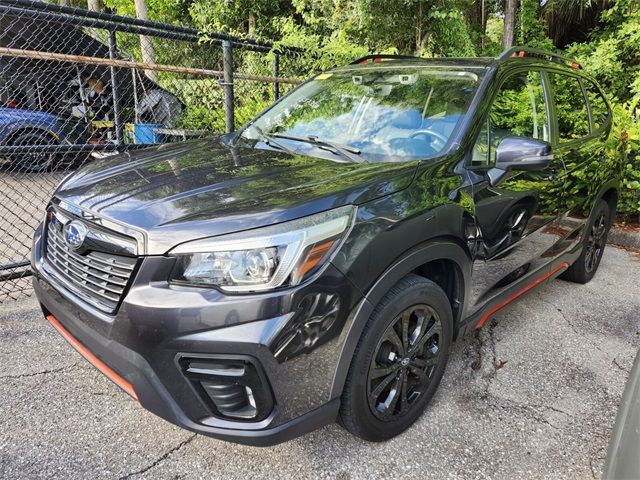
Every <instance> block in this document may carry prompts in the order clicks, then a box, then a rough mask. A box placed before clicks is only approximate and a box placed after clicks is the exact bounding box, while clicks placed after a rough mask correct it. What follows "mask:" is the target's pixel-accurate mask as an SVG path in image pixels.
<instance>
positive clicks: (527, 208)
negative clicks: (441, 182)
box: [468, 70, 564, 313]
mask: <svg viewBox="0 0 640 480" xmlns="http://www.w3.org/2000/svg"><path fill="white" fill-rule="evenodd" d="M549 112H550V109H549V102H548V89H547V88H545V82H544V76H543V74H542V73H541V72H540V71H536V70H520V71H516V72H514V73H512V74H510V75H509V76H508V77H507V78H506V79H504V80H503V81H502V84H501V86H500V88H499V90H498V92H497V94H496V96H495V97H494V99H493V102H492V105H491V107H490V110H489V114H488V116H487V119H486V121H485V125H484V128H483V130H482V132H481V133H480V135H479V137H478V140H477V142H476V145H475V147H474V149H473V152H472V155H471V156H472V158H471V164H472V169H474V170H479V171H482V170H484V171H485V172H486V171H488V170H489V169H491V168H493V166H494V165H495V156H496V149H497V147H498V145H499V144H500V142H501V140H502V139H504V138H505V137H507V136H520V137H529V138H535V139H540V140H544V141H550V132H551V128H550V121H549V119H550V115H549ZM563 172H564V169H563V166H562V164H561V162H560V161H559V160H557V159H556V160H553V161H552V162H551V164H550V165H549V167H548V168H547V169H545V170H542V171H512V172H509V173H508V174H506V175H505V176H504V177H503V178H502V179H501V180H499V181H497V182H496V184H494V185H491V184H490V183H489V181H488V180H487V177H486V176H484V180H483V181H481V182H478V183H476V184H475V185H474V186H473V193H472V195H473V200H474V206H475V220H476V231H477V233H476V234H477V241H476V259H475V262H474V267H473V270H474V271H473V277H472V278H473V287H472V292H471V299H470V300H471V302H470V303H469V305H470V308H471V311H470V312H468V313H473V312H474V311H476V310H477V309H478V308H480V307H481V306H482V305H483V304H485V303H486V302H487V301H489V300H491V299H492V298H494V297H495V296H496V295H498V294H500V293H501V292H503V291H504V290H506V289H508V288H509V287H510V286H512V285H513V284H514V283H516V282H517V281H518V280H520V279H522V277H524V276H527V275H529V274H534V273H535V272H536V270H537V269H539V268H540V267H542V266H544V265H546V264H548V263H549V262H551V261H552V260H553V259H554V258H556V257H557V256H558V255H559V254H560V253H561V252H559V251H558V250H559V245H558V244H559V242H560V241H561V239H562V238H563V236H564V234H562V233H561V232H559V231H558V229H557V223H558V217H559V213H560V210H561V203H562V201H563V200H562V198H563V192H562V186H561V185H562V184H561V182H559V181H558V180H557V179H558V178H559V177H561V176H562V175H561V174H563Z"/></svg>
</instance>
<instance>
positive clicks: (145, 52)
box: [135, 0, 158, 82]
mask: <svg viewBox="0 0 640 480" xmlns="http://www.w3.org/2000/svg"><path fill="white" fill-rule="evenodd" d="M135 4H136V17H138V18H139V19H140V20H149V15H148V13H147V4H146V2H145V0H135ZM140 51H141V52H142V61H143V62H144V63H156V54H155V51H154V49H153V43H151V38H149V37H148V36H147V35H140ZM144 74H145V75H146V76H147V78H149V80H152V81H154V82H157V81H158V76H157V75H156V72H155V70H145V71H144Z"/></svg>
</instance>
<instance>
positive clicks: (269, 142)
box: [251, 124, 298, 155]
mask: <svg viewBox="0 0 640 480" xmlns="http://www.w3.org/2000/svg"><path fill="white" fill-rule="evenodd" d="M251 128H253V129H254V130H255V131H256V132H258V135H260V138H261V139H262V141H263V142H264V143H266V144H267V145H269V146H270V147H275V148H277V149H278V150H282V151H284V152H287V153H290V154H292V155H297V154H298V152H296V151H295V150H292V149H291V148H289V147H287V146H286V145H284V144H283V143H280V142H278V141H277V140H274V139H273V136H271V135H269V134H268V133H266V132H265V131H264V130H262V129H261V128H260V127H259V126H257V125H255V124H254V125H251Z"/></svg>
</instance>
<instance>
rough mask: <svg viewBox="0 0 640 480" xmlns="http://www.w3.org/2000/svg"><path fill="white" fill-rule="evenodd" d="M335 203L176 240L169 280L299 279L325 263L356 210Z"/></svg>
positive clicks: (264, 284) (254, 282)
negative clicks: (265, 223)
mask: <svg viewBox="0 0 640 480" xmlns="http://www.w3.org/2000/svg"><path fill="white" fill-rule="evenodd" d="M355 211H356V207H353V206H347V207H340V208H336V209H334V210H329V211H327V212H322V213H318V214H315V215H311V216H309V217H304V218H301V219H298V220H293V221H290V222H284V223H280V224H278V225H272V226H269V227H263V228H258V229H255V230H248V231H245V232H240V233H234V234H231V235H223V236H220V237H213V238H206V239H203V240H196V241H193V242H188V243H184V244H182V245H178V246H177V247H176V248H174V249H173V250H171V252H169V254H170V255H173V256H176V257H177V258H178V260H177V262H176V267H175V269H174V271H173V274H172V281H173V282H178V283H183V284H192V285H198V286H216V287H219V288H220V289H222V290H226V291H229V292H252V291H263V290H269V289H272V288H276V287H280V286H283V285H286V286H291V285H298V284H299V283H300V282H302V280H304V279H305V278H308V277H309V276H310V275H313V273H315V272H317V271H318V270H319V269H320V268H322V266H323V265H325V264H326V263H327V261H328V260H329V259H330V257H331V255H332V253H333V252H335V251H336V250H337V249H338V248H339V246H340V244H341V242H342V240H343V239H344V237H345V236H346V233H347V232H348V231H349V228H350V227H351V224H352V223H353V219H354V216H355Z"/></svg>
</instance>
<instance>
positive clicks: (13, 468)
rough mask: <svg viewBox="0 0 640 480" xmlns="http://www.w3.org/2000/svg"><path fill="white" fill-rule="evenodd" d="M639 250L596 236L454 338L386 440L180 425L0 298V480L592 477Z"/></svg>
mask: <svg viewBox="0 0 640 480" xmlns="http://www.w3.org/2000/svg"><path fill="white" fill-rule="evenodd" d="M639 288H640V258H639V257H638V256H637V255H636V254H632V253H628V252H627V251H625V250H622V249H618V248H613V247H611V246H610V247H609V248H608V249H607V250H606V252H605V256H604V259H603V261H602V264H601V266H600V271H599V272H598V274H597V276H596V278H595V279H594V280H593V281H592V282H591V283H589V284H587V285H576V284H572V283H568V282H565V281H562V280H555V281H552V282H549V283H547V284H544V285H542V286H540V287H539V288H537V289H534V290H532V291H531V292H530V293H528V294H527V295H526V296H524V297H522V298H521V299H519V300H518V301H516V302H515V303H513V304H512V305H510V306H508V307H506V308H505V309H503V310H501V311H500V312H498V313H496V314H495V315H493V317H492V318H491V319H490V320H489V321H488V322H487V324H486V326H485V327H484V329H482V330H481V331H479V332H478V333H477V334H476V335H471V336H468V337H466V338H464V339H462V340H460V341H459V342H458V343H457V344H456V345H455V346H454V348H453V351H452V354H451V358H450V362H449V366H448V367H447V371H446V373H445V376H444V379H443V382H442V385H441V387H440V389H439V390H438V392H437V394H436V396H435V397H434V400H433V402H432V403H431V405H430V406H429V407H428V409H427V411H426V412H425V414H424V415H423V416H422V417H421V419H420V420H419V421H418V422H417V424H416V425H414V426H413V427H412V428H411V429H409V430H408V431H407V432H406V433H404V434H403V435H401V436H399V437H397V438H395V439H393V440H391V441H388V442H386V443H378V444H373V443H367V442H364V441H361V440H359V439H357V438H355V437H353V436H351V435H350V434H348V433H347V432H346V431H344V430H342V429H341V428H340V427H338V426H337V425H331V426H328V427H325V428H323V429H321V430H318V431H316V432H314V433H312V434H309V435H306V436H304V437H301V438H299V439H296V440H293V441H290V442H288V443H284V444H281V445H278V446H275V447H271V448H253V447H245V446H239V445H234V444H229V443H225V442H222V441H218V440H214V439H211V438H207V437H203V436H199V435H194V434H192V433H190V432H188V431H185V430H181V429H179V428H177V427H174V426H172V425H170V424H169V423H167V422H165V421H164V420H161V419H160V418H157V417H155V416H154V415H153V414H151V413H148V412H147V411H145V410H143V409H142V408H141V407H140V406H139V405H138V404H137V403H135V402H133V401H131V400H130V399H129V397H128V396H127V395H126V394H124V393H122V392H121V391H120V390H119V389H118V388H117V387H116V386H115V385H113V384H112V383H111V382H110V381H109V380H107V379H106V378H104V377H103V376H102V374H100V373H99V372H98V371H96V370H95V369H94V368H93V367H92V366H90V365H89V364H88V363H87V362H86V361H85V360H84V359H83V358H82V357H80V355H79V354H77V353H76V352H75V351H74V350H73V349H72V348H71V347H70V346H69V345H68V344H67V343H66V342H65V340H64V339H62V337H60V335H59V334H58V333H57V332H55V331H54V330H53V328H52V327H51V326H50V325H49V324H48V323H47V322H46V321H45V320H44V319H43V318H42V314H41V313H40V311H39V309H38V305H37V303H36V301H35V300H34V299H26V300H24V299H23V300H20V301H15V302H6V303H3V304H1V305H0V379H1V381H0V478H7V479H18V478H78V479H80V478H81V479H87V478H91V479H94V478H96V479H98V478H109V479H110V478H116V479H117V478H123V479H124V478H131V479H134V478H135V479H137V478H153V479H178V478H180V479H182V478H237V479H248V478H263V477H264V478H269V479H276V478H305V479H306V478H338V479H342V480H346V479H355V478H373V477H375V478H403V477H406V478H492V479H494V478H504V479H516V478H553V479H559V478H576V479H578V478H579V479H583V478H587V479H588V478H599V477H600V476H601V472H602V468H603V465H604V457H605V454H606V446H607V443H608V440H609V436H610V432H611V428H612V426H613V423H614V418H615V413H616V408H617V406H618V403H619V401H620V398H621V395H622V391H623V388H624V384H625V381H626V378H627V376H628V370H629V368H630V367H631V365H632V363H633V358H634V356H635V354H636V352H637V350H638V348H639V347H640V313H639V312H640V295H639V294H638V293H639Z"/></svg>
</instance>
